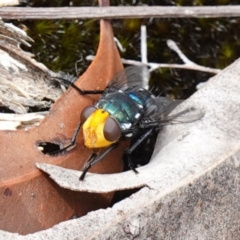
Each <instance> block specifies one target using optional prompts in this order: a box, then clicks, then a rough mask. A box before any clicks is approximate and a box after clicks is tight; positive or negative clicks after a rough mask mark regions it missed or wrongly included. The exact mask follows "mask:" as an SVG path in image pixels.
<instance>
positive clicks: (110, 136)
mask: <svg viewBox="0 0 240 240" xmlns="http://www.w3.org/2000/svg"><path fill="white" fill-rule="evenodd" d="M103 134H104V137H105V139H106V140H108V141H109V142H114V141H117V140H118V139H119V138H120V137H121V129H120V127H119V124H118V123H117V121H116V120H114V119H113V118H111V117H109V118H107V120H106V122H105V126H104V129H103Z"/></svg>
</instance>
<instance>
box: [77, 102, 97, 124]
mask: <svg viewBox="0 0 240 240" xmlns="http://www.w3.org/2000/svg"><path fill="white" fill-rule="evenodd" d="M96 109H97V108H95V107H94V106H89V107H86V108H84V109H83V110H82V113H81V116H80V121H81V123H84V122H85V121H86V120H87V118H88V117H89V116H90V115H91V114H92V113H93V112H94V111H95V110H96Z"/></svg>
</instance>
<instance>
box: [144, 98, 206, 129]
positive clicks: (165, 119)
mask: <svg viewBox="0 0 240 240" xmlns="http://www.w3.org/2000/svg"><path fill="white" fill-rule="evenodd" d="M181 102H183V100H170V99H168V98H165V97H158V98H157V107H158V111H156V113H155V114H154V115H153V116H152V117H150V118H148V119H147V118H146V119H143V120H142V122H141V124H140V125H141V127H142V128H151V127H158V126H162V125H167V124H178V123H189V122H194V121H197V120H199V119H201V118H202V117H203V116H204V114H205V113H204V112H203V111H201V110H199V109H196V108H194V107H189V108H187V109H185V110H183V111H180V112H178V113H175V114H171V111H172V110H173V109H174V108H175V107H177V106H178V105H179V104H180V103H181Z"/></svg>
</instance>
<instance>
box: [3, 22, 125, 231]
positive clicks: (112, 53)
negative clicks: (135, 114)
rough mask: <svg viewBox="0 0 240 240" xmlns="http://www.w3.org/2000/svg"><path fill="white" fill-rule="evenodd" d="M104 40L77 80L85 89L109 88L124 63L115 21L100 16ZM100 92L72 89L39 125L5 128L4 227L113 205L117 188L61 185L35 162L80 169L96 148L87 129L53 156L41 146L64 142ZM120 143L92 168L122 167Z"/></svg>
mask: <svg viewBox="0 0 240 240" xmlns="http://www.w3.org/2000/svg"><path fill="white" fill-rule="evenodd" d="M100 27H101V35H100V44H99V48H98V51H97V55H96V58H95V60H94V61H93V62H92V64H91V65H90V66H89V68H88V69H87V71H86V72H85V73H84V74H83V75H82V76H81V77H80V78H79V79H78V80H77V82H76V85H77V86H79V87H81V88H83V89H104V88H105V86H106V84H107V82H108V80H110V79H111V78H112V76H113V75H114V74H115V73H116V72H118V71H119V70H121V69H122V64H121V60H120V57H119V53H118V51H117V49H116V46H115V43H114V40H113V34H112V29H111V25H110V23H109V22H108V21H104V20H102V21H101V22H100ZM97 97H98V96H81V95H79V94H78V92H77V91H76V90H75V89H69V90H68V91H67V92H66V93H65V94H64V95H63V96H62V97H61V98H60V99H59V100H58V101H57V102H56V103H55V104H54V105H53V107H52V108H51V110H50V113H49V115H47V116H46V117H45V118H44V119H43V120H42V122H41V123H40V125H39V126H38V127H34V128H31V129H29V130H27V131H25V130H17V131H7V130H5V131H0V139H1V141H0V149H1V157H0V192H1V196H2V197H1V198H0V229H1V230H5V231H10V232H18V233H20V234H28V233H33V232H35V231H39V230H42V229H46V228H49V227H51V226H53V225H55V224H57V223H59V222H61V221H64V220H68V219H70V218H71V217H72V216H73V215H74V214H77V215H78V216H82V215H85V214H86V213H87V212H89V211H91V210H95V209H98V208H105V207H107V206H108V205H109V202H110V201H111V198H112V195H113V193H109V194H95V193H77V192H72V191H70V190H66V189H62V188H60V187H59V186H58V185H57V184H55V183H54V182H53V181H52V180H51V179H50V178H49V177H48V176H47V175H45V174H43V173H42V172H41V171H40V170H38V169H37V168H36V167H35V163H36V162H44V163H51V164H54V165H59V166H62V167H66V168H70V169H76V170H80V169H81V168H82V166H83V164H84V163H85V161H86V159H87V158H88V157H89V155H90V154H91V150H89V149H88V148H87V147H85V146H84V144H83V139H82V134H80V135H79V136H78V138H77V144H76V147H74V148H73V149H71V150H70V151H68V152H66V153H64V154H61V155H57V156H48V155H45V154H43V153H42V152H41V151H40V150H39V149H38V144H39V142H55V143H60V144H64V143H66V142H67V141H69V140H70V139H71V137H72V135H73V133H74V131H75V128H76V127H77V124H78V122H79V116H80V113H81V110H82V109H83V108H84V107H85V106H87V105H90V104H92V103H93V102H94V101H95V100H96V98H97ZM123 148H124V146H123V145H121V146H120V147H119V148H117V149H116V150H115V151H113V152H112V153H111V154H109V155H108V156H107V157H106V158H104V159H103V160H102V161H100V162H99V163H98V164H96V165H95V166H94V167H93V168H92V169H91V171H92V172H96V173H115V172H120V171H121V170H122V162H121V156H122V153H123Z"/></svg>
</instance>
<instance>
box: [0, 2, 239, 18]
mask: <svg viewBox="0 0 240 240" xmlns="http://www.w3.org/2000/svg"><path fill="white" fill-rule="evenodd" d="M0 17H1V18H2V19H22V20H24V19H41V20H42V19H49V20H50V19H51V20H56V19H124V18H151V17H153V18H217V17H240V5H235V6H204V7H159V6H150V7H149V6H135V7H132V6H131V7H59V8H52V7H50V8H19V7H14V8H11V7H3V8H0Z"/></svg>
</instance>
